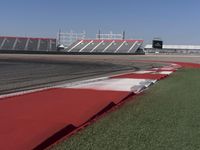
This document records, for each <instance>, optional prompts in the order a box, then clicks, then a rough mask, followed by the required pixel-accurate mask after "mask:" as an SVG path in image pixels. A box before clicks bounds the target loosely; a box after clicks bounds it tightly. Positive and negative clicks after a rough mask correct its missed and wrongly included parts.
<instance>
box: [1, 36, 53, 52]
mask: <svg viewBox="0 0 200 150" xmlns="http://www.w3.org/2000/svg"><path fill="white" fill-rule="evenodd" d="M0 50H16V51H56V39H53V38H30V37H8V36H0Z"/></svg>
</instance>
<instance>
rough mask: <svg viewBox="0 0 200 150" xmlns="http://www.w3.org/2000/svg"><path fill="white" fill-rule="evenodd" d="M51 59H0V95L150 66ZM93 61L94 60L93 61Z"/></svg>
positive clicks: (52, 57)
mask: <svg viewBox="0 0 200 150" xmlns="http://www.w3.org/2000/svg"><path fill="white" fill-rule="evenodd" d="M102 58H103V57H101V58H98V59H97V58H95V57H94V59H93V57H92V59H91V58H88V59H87V57H84V58H82V57H81V56H80V57H73V56H71V57H69V56H52V55H5V54H2V55H0V85H1V86H0V94H8V93H13V92H19V91H24V90H30V89H36V88H42V87H48V86H54V85H58V84H61V83H63V82H64V83H68V82H73V81H79V80H83V79H89V78H94V77H101V76H107V75H111V74H115V73H119V72H127V71H133V70H140V69H144V68H151V67H152V66H153V64H144V63H133V62H124V61H120V60H117V61H116V60H115V59H113V58H110V59H105V60H104V59H102ZM95 59H96V60H95Z"/></svg>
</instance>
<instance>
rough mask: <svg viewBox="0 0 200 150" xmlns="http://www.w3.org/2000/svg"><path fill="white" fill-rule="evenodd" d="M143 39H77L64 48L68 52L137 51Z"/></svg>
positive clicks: (130, 52) (129, 52) (132, 52)
mask: <svg viewBox="0 0 200 150" xmlns="http://www.w3.org/2000/svg"><path fill="white" fill-rule="evenodd" d="M142 44H143V40H116V39H109V40H104V39H98V40H97V39H96V40H78V41H76V42H74V43H73V44H71V45H70V46H69V47H67V48H66V52H68V53H69V52H70V53H73V52H74V53H128V54H134V53H137V52H138V50H139V49H140V47H141V46H142Z"/></svg>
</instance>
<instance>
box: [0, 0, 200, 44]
mask: <svg viewBox="0 0 200 150" xmlns="http://www.w3.org/2000/svg"><path fill="white" fill-rule="evenodd" d="M59 28H60V29H62V31H70V30H74V31H76V32H81V31H83V30H85V31H86V32H87V37H89V38H93V37H95V34H96V32H97V31H98V29H101V30H102V32H105V33H107V32H109V31H113V32H116V33H120V32H122V31H123V30H125V31H126V33H127V37H128V38H136V39H137V38H140V39H141V38H142V39H144V40H145V41H146V42H150V41H151V40H152V38H153V37H161V38H162V39H163V40H164V41H165V43H168V44H200V30H199V28H200V1H199V0H73V1H72V0H0V35H9V36H33V37H55V36H56V33H57V32H58V30H59Z"/></svg>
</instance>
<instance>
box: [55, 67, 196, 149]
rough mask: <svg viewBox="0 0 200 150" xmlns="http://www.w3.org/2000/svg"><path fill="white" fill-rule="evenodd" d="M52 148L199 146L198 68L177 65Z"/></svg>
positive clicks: (169, 147)
mask: <svg viewBox="0 0 200 150" xmlns="http://www.w3.org/2000/svg"><path fill="white" fill-rule="evenodd" d="M52 149H54V150H61V149H71V150H109V149H111V150H157V149H158V150H160V149H161V150H171V149H173V150H178V149H181V150H196V149H200V69H181V70H179V71H177V72H176V73H174V74H173V75H171V76H170V77H169V78H167V79H165V80H162V81H160V82H158V83H157V84H155V85H154V86H152V87H151V88H150V89H149V90H147V91H145V92H144V94H143V95H141V96H136V97H134V98H133V100H132V101H128V102H127V103H126V104H125V105H123V106H122V107H121V108H120V109H118V110H116V111H114V112H112V113H109V114H108V115H107V116H106V117H104V118H102V119H101V120H99V121H97V122H96V123H94V124H92V125H91V126H88V127H87V128H86V129H84V130H82V131H80V132H78V133H77V134H76V135H74V136H72V137H71V138H69V139H67V140H65V141H63V142H62V143H59V144H57V145H56V146H54V147H53V148H52Z"/></svg>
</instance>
